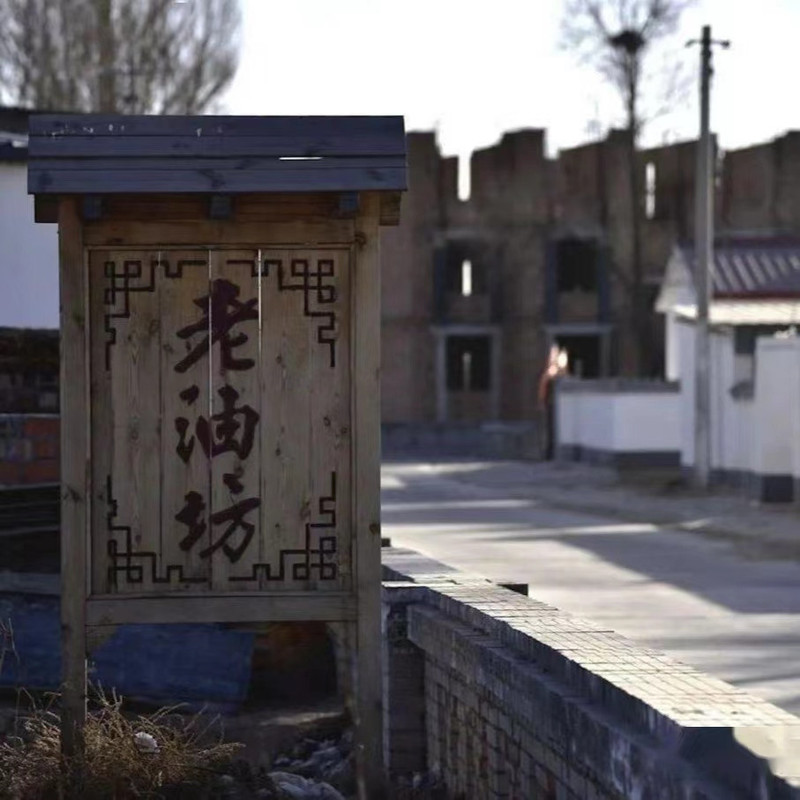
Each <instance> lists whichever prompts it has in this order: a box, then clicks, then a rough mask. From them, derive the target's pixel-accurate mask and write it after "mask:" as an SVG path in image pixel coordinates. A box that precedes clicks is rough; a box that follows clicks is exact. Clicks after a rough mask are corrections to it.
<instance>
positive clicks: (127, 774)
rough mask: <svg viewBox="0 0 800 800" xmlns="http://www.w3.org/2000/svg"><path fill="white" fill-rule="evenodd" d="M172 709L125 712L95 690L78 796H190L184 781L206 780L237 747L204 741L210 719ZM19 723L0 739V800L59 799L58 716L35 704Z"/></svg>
mask: <svg viewBox="0 0 800 800" xmlns="http://www.w3.org/2000/svg"><path fill="white" fill-rule="evenodd" d="M176 711H177V708H166V709H162V710H160V711H157V712H156V713H154V714H151V715H147V716H136V717H132V718H129V717H127V716H125V715H124V714H123V712H122V699H121V698H119V697H117V696H116V695H113V696H112V697H111V698H108V697H106V696H105V695H103V694H102V693H101V694H100V695H99V697H98V701H97V708H96V709H95V710H93V711H91V712H90V713H89V715H88V717H87V720H86V727H85V737H86V761H85V768H84V770H83V774H84V788H83V791H82V793H81V796H82V797H84V798H86V800H101V799H102V800H127V799H128V798H134V797H135V798H150V799H151V800H154V799H155V798H163V797H166V796H176V797H177V796H182V797H191V796H195V795H194V794H193V793H192V792H191V787H198V788H199V787H200V786H203V785H207V784H208V782H209V781H210V780H211V779H212V778H213V776H214V774H215V772H216V770H215V768H216V767H218V766H220V765H221V764H223V763H225V762H228V761H230V759H231V757H232V755H233V753H234V752H235V751H236V750H237V749H238V747H239V745H237V744H222V743H221V742H219V741H216V742H209V739H210V736H209V730H210V727H211V725H213V720H212V722H211V723H210V724H209V723H207V722H206V723H203V717H202V716H201V715H200V714H197V715H195V716H193V717H191V718H188V719H186V718H183V717H181V716H179V715H178V714H177V713H176ZM19 728H20V730H19V735H17V736H12V737H9V738H8V739H7V741H5V742H2V743H0V800H51V798H53V800H56V799H57V798H61V797H63V796H64V769H62V767H63V761H62V757H61V736H60V731H59V717H58V714H57V713H55V712H54V711H52V710H51V709H49V708H45V709H36V710H34V711H32V712H31V713H30V714H29V715H28V716H26V717H24V718H22V719H20V724H19ZM137 734H139V736H138V737H137ZM142 734H147V735H148V736H150V737H152V739H153V740H155V744H156V745H157V749H152V748H151V750H150V751H148V749H147V748H146V747H142V742H141V739H142V738H145V739H147V737H143V736H142ZM137 739H138V741H137ZM148 741H152V740H148ZM180 790H184V791H180ZM187 790H188V791H187ZM198 794H199V792H198Z"/></svg>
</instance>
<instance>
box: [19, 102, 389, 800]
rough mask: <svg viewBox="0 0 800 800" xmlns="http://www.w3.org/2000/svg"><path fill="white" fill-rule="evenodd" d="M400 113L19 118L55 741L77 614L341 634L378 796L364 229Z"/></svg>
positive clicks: (75, 676) (370, 335)
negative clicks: (43, 393)
mask: <svg viewBox="0 0 800 800" xmlns="http://www.w3.org/2000/svg"><path fill="white" fill-rule="evenodd" d="M404 153H405V143H404V135H403V125H402V119H400V118H335V119H332V118H301V119H296V120H295V119H287V118H215V117H203V118H169V117H166V118H164V117H162V118H150V117H99V116H68V117H55V116H42V117H34V118H32V122H31V140H30V154H31V163H30V171H29V188H30V191H31V192H32V193H34V194H35V195H36V207H37V219H39V220H42V221H43V220H57V221H58V223H59V231H60V243H61V244H60V275H61V306H62V376H61V385H62V405H61V416H62V488H63V491H62V496H63V508H62V581H63V590H62V594H63V596H62V618H63V619H62V621H63V625H64V647H65V650H64V670H65V672H64V678H65V680H64V687H63V690H64V708H65V727H64V739H63V741H64V746H65V748H66V750H67V751H68V752H72V753H76V752H80V748H81V741H82V740H81V730H82V729H81V725H82V721H83V715H84V709H85V681H86V673H85V658H86V652H87V644H86V643H87V631H88V632H89V634H90V636H91V635H100V636H102V635H103V631H104V630H106V631H107V630H113V626H115V625H119V624H124V623H133V622H154V623H169V622H231V623H237V622H238V623H253V622H261V621H275V620H324V621H331V622H338V623H345V624H347V625H350V626H351V628H352V635H351V636H349V637H348V639H349V640H350V641H352V642H354V643H356V647H355V666H356V675H357V681H356V686H357V694H358V702H357V718H358V719H357V722H358V728H359V734H360V737H361V744H362V748H361V750H362V752H364V753H365V759H364V764H363V766H364V775H365V779H366V782H365V789H364V791H367V792H368V793H369V796H370V797H377V796H379V794H380V784H381V780H382V779H381V770H382V756H381V741H382V736H381V733H380V725H381V716H380V711H381V708H380V705H381V687H380V673H381V668H380V641H379V640H380V617H379V603H380V508H379V458H380V454H379V429H380V419H379V368H380V355H379V342H380V317H379V315H380V312H379V308H380V292H379V286H380V283H379V257H378V252H379V251H378V245H379V241H378V240H379V226H380V225H381V224H385V223H392V222H395V223H396V221H397V209H398V195H397V192H398V191H400V190H402V189H403V188H404V186H405V183H404V181H405V170H404V164H405V161H404Z"/></svg>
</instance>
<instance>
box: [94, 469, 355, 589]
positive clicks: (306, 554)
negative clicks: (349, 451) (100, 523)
mask: <svg viewBox="0 0 800 800" xmlns="http://www.w3.org/2000/svg"><path fill="white" fill-rule="evenodd" d="M106 497H107V498H108V500H107V503H108V514H107V515H106V527H107V529H108V534H109V539H108V543H107V553H108V557H109V560H110V563H109V567H108V580H109V584H110V585H111V586H117V585H118V580H119V576H123V577H124V580H125V582H126V583H129V584H140V583H143V582H144V576H145V568H146V567H149V572H150V579H151V581H152V582H153V583H154V584H161V583H166V584H169V583H172V582H173V578H174V579H175V580H177V582H178V583H185V584H186V583H188V584H194V583H208V581H209V576H205V577H199V578H198V577H187V576H186V575H185V574H184V565H182V564H169V565H167V567H166V568H165V569H164V570H163V573H162V571H160V570H159V563H158V562H159V558H160V556H159V554H158V553H156V552H153V551H146V550H135V549H134V545H133V534H132V533H131V529H130V526H129V525H118V524H115V520H116V518H117V514H118V508H119V504H118V502H117V500H116V499H115V497H114V493H113V485H112V481H111V475H108V476H107V477H106ZM317 507H318V513H319V517H320V519H319V520H318V521H317V522H310V523H306V526H305V543H304V545H305V546H304V547H303V548H296V549H285V550H281V551H280V552H279V553H278V568H277V571H273V565H272V564H267V563H256V564H253V565H252V569H251V573H250V574H249V575H236V576H231V577H230V578H229V580H230V581H234V582H241V581H248V582H250V581H257V580H258V579H259V576H261V575H263V576H264V578H265V580H267V581H276V582H277V581H285V580H286V574H287V566H291V576H292V580H296V581H304V580H309V579H310V578H311V575H312V573H314V572H318V573H319V580H321V581H334V580H336V579H337V578H338V575H339V572H338V566H337V564H336V562H335V561H334V562H330V561H326V559H329V558H331V557H333V556H335V555H336V553H337V541H336V472H331V489H330V494H329V495H326V496H324V497H321V498H320V499H319V501H318V504H317ZM322 531H331V533H332V534H333V535H328V536H319V535H318V536H317V546H316V547H315V546H314V537H315V534H319V533H321V532H322ZM119 534H122V536H123V538H124V545H123V546H122V549H120V543H119V542H118V541H117V538H115V537H116V536H118V535H119ZM298 559H299V560H298ZM290 562H294V563H290Z"/></svg>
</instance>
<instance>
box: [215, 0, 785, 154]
mask: <svg viewBox="0 0 800 800" xmlns="http://www.w3.org/2000/svg"><path fill="white" fill-rule="evenodd" d="M241 2H242V7H243V12H244V46H243V50H242V59H241V64H240V68H239V73H238V75H237V77H236V80H235V82H234V84H233V86H232V87H231V89H230V91H229V93H228V95H227V97H226V98H225V101H224V109H223V110H225V111H227V112H229V113H233V114H402V115H403V116H405V120H406V127H407V129H408V130H433V129H434V128H435V129H437V130H438V132H439V141H440V144H441V147H442V149H443V151H444V152H445V153H447V154H458V155H465V154H468V153H469V152H470V151H471V150H473V149H475V148H479V147H484V146H486V145H489V144H492V143H493V142H495V141H497V140H498V139H499V137H500V136H501V135H502V133H503V131H506V130H513V129H518V128H523V127H542V128H546V129H547V132H548V149H549V150H550V152H551V153H552V152H555V151H556V150H557V149H559V148H564V147H570V146H572V145H575V144H579V143H581V142H583V141H587V140H588V139H589V138H590V136H589V133H588V131H587V123H588V122H589V121H590V120H591V119H592V118H599V119H600V120H601V121H602V122H603V123H604V124H605V125H606V126H607V125H608V124H609V123H613V122H614V121H615V120H617V121H618V120H619V118H620V108H619V105H618V100H617V99H616V97H615V95H614V94H613V93H611V92H610V91H609V90H608V88H607V87H605V86H604V85H603V84H602V82H601V81H600V80H599V79H597V78H596V77H595V75H594V74H593V73H592V71H591V69H589V68H582V67H580V66H577V65H576V64H575V59H574V57H573V56H571V55H570V54H569V53H566V52H563V51H561V50H560V49H559V47H558V39H559V22H560V18H561V8H562V3H561V1H560V0H490V1H489V2H476V0H402V2H398V0H241ZM703 24H710V25H711V26H712V33H713V35H714V37H715V38H728V39H731V42H732V47H731V49H730V50H727V51H719V50H718V51H717V52H716V54H715V79H714V94H713V103H712V127H713V128H714V129H715V130H716V131H717V132H718V134H719V136H720V140H721V144H722V146H723V147H724V148H734V147H741V146H744V145H747V144H751V143H755V142H759V141H765V140H768V139H771V138H774V137H775V136H778V135H780V134H782V133H783V132H785V131H786V130H787V129H790V128H800V99H798V95H799V94H800V89H799V88H798V76H800V69H798V50H800V0H698V2H696V4H695V6H694V8H692V9H690V10H689V11H688V12H686V14H685V16H684V24H683V30H682V31H681V33H680V34H679V35H677V36H676V37H675V41H674V42H673V43H672V45H671V48H672V50H671V52H669V53H667V54H666V55H667V57H669V58H670V59H678V58H685V59H687V60H688V63H687V69H691V70H692V71H693V73H696V65H697V58H698V51H697V48H692V49H688V50H687V49H686V48H685V47H684V44H685V41H686V40H687V39H688V38H696V37H697V36H699V33H700V28H701V26H702V25H703ZM662 55H663V54H662ZM657 57H658V58H661V55H659V56H657ZM696 95H697V90H696V86H693V87H692V91H691V94H690V96H689V98H688V101H687V102H685V103H684V104H683V106H682V107H681V108H679V109H676V110H675V112H674V113H672V114H670V115H669V116H668V117H665V118H662V119H660V120H659V121H658V122H656V123H654V124H653V125H652V126H651V128H650V130H649V132H648V139H649V141H651V142H656V143H658V142H661V141H664V140H665V139H664V137H665V136H668V137H671V138H672V139H673V140H674V139H676V138H678V139H682V138H693V137H694V136H696V131H697V97H696Z"/></svg>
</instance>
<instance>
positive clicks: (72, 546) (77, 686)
mask: <svg viewBox="0 0 800 800" xmlns="http://www.w3.org/2000/svg"><path fill="white" fill-rule="evenodd" d="M58 216H59V277H60V302H61V378H60V383H61V576H62V577H61V580H62V584H61V653H62V667H61V669H62V685H61V750H62V753H63V754H64V756H65V757H66V758H69V759H71V760H72V761H71V763H72V764H73V765H74V766H75V770H74V772H73V775H72V779H73V780H72V784H73V789H74V796H76V797H77V796H79V794H80V777H81V764H82V762H83V757H84V739H83V726H84V721H85V715H86V595H87V591H88V575H87V571H88V569H87V560H88V555H87V551H88V547H87V544H88V522H89V513H90V511H89V509H90V506H91V498H90V491H91V486H90V478H89V440H88V435H89V424H88V419H89V414H88V411H89V409H88V404H87V398H88V394H89V374H88V353H87V334H86V326H87V306H88V303H87V296H88V291H87V290H88V287H87V264H86V262H85V260H84V250H83V239H82V235H81V225H80V219H79V215H78V207H77V201H76V200H74V199H72V198H67V199H64V200H62V201H61V203H60V205H59V215H58Z"/></svg>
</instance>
